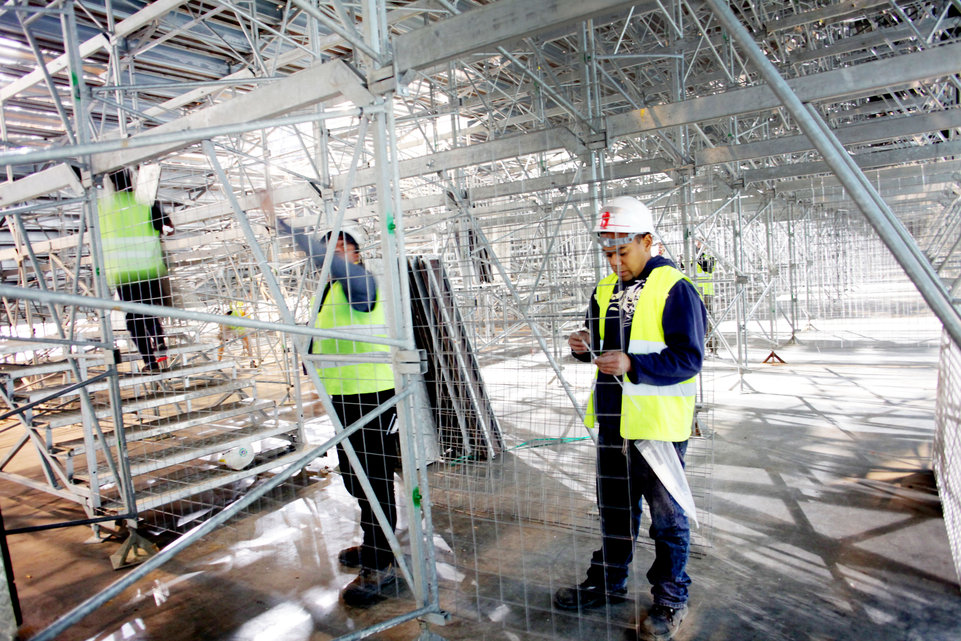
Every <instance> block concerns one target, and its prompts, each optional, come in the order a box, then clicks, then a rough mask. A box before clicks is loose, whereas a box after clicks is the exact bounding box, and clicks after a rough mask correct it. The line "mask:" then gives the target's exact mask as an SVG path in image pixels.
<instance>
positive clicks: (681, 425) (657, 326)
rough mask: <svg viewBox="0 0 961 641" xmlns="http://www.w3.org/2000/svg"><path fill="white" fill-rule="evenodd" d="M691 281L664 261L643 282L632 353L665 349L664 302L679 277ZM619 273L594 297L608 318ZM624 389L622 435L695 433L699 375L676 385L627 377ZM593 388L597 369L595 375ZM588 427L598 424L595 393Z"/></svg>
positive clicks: (657, 437) (673, 437) (680, 437)
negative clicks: (639, 382) (609, 306)
mask: <svg viewBox="0 0 961 641" xmlns="http://www.w3.org/2000/svg"><path fill="white" fill-rule="evenodd" d="M682 279H684V280H688V282H690V279H688V278H687V277H686V276H685V275H684V274H682V273H681V272H680V271H678V270H677V269H674V268H673V267H670V266H667V265H664V266H662V267H656V268H654V270H652V271H651V273H650V275H649V276H648V277H647V281H646V282H645V283H644V287H643V288H642V289H641V292H640V294H639V295H638V298H637V303H636V305H635V306H634V318H633V319H631V337H630V342H629V344H628V352H630V353H633V354H655V353H658V352H660V351H662V350H663V349H665V348H666V347H667V344H666V343H665V342H664V327H663V324H662V319H663V316H664V304H665V302H666V301H667V296H668V294H669V293H670V291H671V288H672V287H674V285H675V284H677V282H678V281H679V280H682ZM616 284H617V274H611V275H610V276H607V277H606V278H604V279H603V280H601V281H600V282H599V283H598V284H597V288H596V289H595V294H594V296H595V298H596V299H597V304H598V308H599V309H600V310H602V312H601V313H602V314H603V315H604V316H606V315H607V307H608V305H609V304H610V302H611V296H612V294H613V291H614V286H615V285H616ZM599 333H600V336H601V340H603V339H604V322H603V319H602V321H601V324H600V326H599ZM623 378H624V386H623V389H622V392H621V417H620V433H621V436H622V437H623V438H626V439H631V440H638V439H649V440H654V441H684V440H687V439H688V438H689V437H690V435H691V425H692V424H693V422H694V401H695V396H696V394H697V385H696V383H695V377H691V378H689V379H688V380H686V381H682V382H680V383H677V384H675V385H647V384H634V383H631V382H629V381H628V380H627V376H624V377H623ZM594 381H595V386H596V384H597V373H596V372H595V374H594ZM584 422H585V424H586V425H587V426H588V427H595V425H596V422H597V421H596V418H595V416H594V392H593V391H592V392H591V397H590V399H589V400H588V403H587V413H586V416H585V420H584Z"/></svg>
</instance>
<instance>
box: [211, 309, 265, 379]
mask: <svg viewBox="0 0 961 641" xmlns="http://www.w3.org/2000/svg"><path fill="white" fill-rule="evenodd" d="M227 316H236V317H238V318H246V317H247V310H246V309H245V308H244V304H243V303H242V302H239V301H231V303H230V309H229V310H227ZM247 331H248V330H247V328H246V327H241V326H239V325H221V326H220V345H219V346H218V347H217V360H218V361H220V360H223V358H224V348H225V347H226V346H227V343H228V342H229V341H232V340H234V339H235V338H239V339H240V342H241V343H243V346H244V356H246V357H247V358H249V359H251V360H250V366H251V367H256V366H257V362H256V361H255V360H253V358H254V355H253V352H251V351H250V336H248V333H247Z"/></svg>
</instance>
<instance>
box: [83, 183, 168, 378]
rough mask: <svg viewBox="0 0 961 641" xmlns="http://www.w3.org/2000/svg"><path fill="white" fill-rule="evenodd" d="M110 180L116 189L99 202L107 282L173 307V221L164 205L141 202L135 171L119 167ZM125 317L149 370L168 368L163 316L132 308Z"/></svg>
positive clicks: (135, 299)
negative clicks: (166, 240)
mask: <svg viewBox="0 0 961 641" xmlns="http://www.w3.org/2000/svg"><path fill="white" fill-rule="evenodd" d="M108 178H109V181H110V184H111V185H112V186H113V190H112V192H111V191H110V190H107V193H106V194H105V195H104V196H103V197H102V198H101V199H100V202H99V203H98V206H97V210H98V215H99V223H100V237H101V242H102V245H103V258H104V269H105V271H106V273H107V282H109V283H110V284H111V285H113V286H115V287H116V288H117V295H118V296H120V300H124V301H127V302H131V303H146V304H152V305H167V306H169V305H170V296H169V293H168V292H167V289H166V288H165V286H164V285H165V283H164V282H163V280H162V279H163V278H164V277H165V276H166V275H167V265H166V264H165V263H164V257H163V248H162V247H161V245H160V234H164V235H169V234H172V233H174V226H173V223H172V222H170V218H168V217H167V215H166V214H165V213H164V212H163V210H162V209H161V207H160V205H159V204H158V203H156V202H154V203H153V204H152V205H146V204H144V203H140V202H137V200H136V198H135V197H134V186H133V180H132V178H131V175H130V171H129V170H127V169H121V170H119V171H115V172H113V173H110V174H108ZM106 187H107V184H106V183H105V184H104V188H105V189H106ZM125 320H126V324H127V331H128V332H130V337H131V338H132V339H133V342H134V344H135V345H136V346H137V351H138V352H139V353H140V357H141V358H142V359H143V361H144V366H143V370H144V371H150V370H157V369H160V368H161V367H163V366H165V365H166V361H167V354H166V350H167V341H166V337H165V335H164V329H163V325H162V324H161V323H160V319H159V318H157V317H156V316H152V315H148V314H141V313H134V312H127V314H126V315H125Z"/></svg>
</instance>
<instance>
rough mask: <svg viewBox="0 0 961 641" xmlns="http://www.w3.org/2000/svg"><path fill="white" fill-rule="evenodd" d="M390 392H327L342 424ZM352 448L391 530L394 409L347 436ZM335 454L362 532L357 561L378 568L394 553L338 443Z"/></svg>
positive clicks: (395, 448)
mask: <svg viewBox="0 0 961 641" xmlns="http://www.w3.org/2000/svg"><path fill="white" fill-rule="evenodd" d="M393 395H394V390H392V389H391V390H385V391H382V392H371V393H367V394H351V395H345V396H331V397H330V400H331V401H332V402H333V404H334V411H335V412H336V413H337V418H339V419H340V422H341V423H343V425H344V427H349V426H350V424H351V423H353V422H355V421H356V420H358V419H359V418H360V417H361V416H363V415H364V414H366V413H368V412H370V411H371V410H373V409H374V408H376V407H377V406H378V405H380V404H381V403H383V402H384V401H386V400H388V399H390V398H391V397H393ZM348 440H349V441H350V444H351V445H352V446H353V447H354V452H356V454H357V458H358V459H359V460H360V466H361V468H362V469H363V471H364V474H365V475H366V476H367V479H368V480H369V481H370V485H371V487H372V488H373V490H374V495H375V496H376V497H377V502H378V503H379V504H380V507H381V509H382V510H383V511H384V515H385V516H386V517H387V522H388V523H389V525H390V528H391V531H393V529H394V528H395V527H396V525H397V506H396V502H395V500H394V471H395V470H396V469H398V468H399V467H400V456H399V445H400V439H399V438H398V434H397V411H396V409H395V408H391V409H389V410H388V411H386V412H384V413H383V414H381V415H380V416H378V417H377V418H375V419H373V420H372V421H369V422H368V423H367V424H366V425H364V426H363V427H361V428H360V429H359V430H357V431H356V432H354V433H353V434H351V435H350V436H349V437H348ZM337 458H338V460H339V461H340V473H341V476H342V477H343V479H344V485H345V486H346V487H347V491H348V492H350V495H351V496H353V497H354V498H356V499H357V502H358V503H359V504H360V528H361V530H363V533H364V542H363V545H362V546H361V554H360V560H361V565H363V566H364V567H366V568H373V569H376V570H382V569H384V568H385V567H387V566H388V565H390V563H391V562H392V561H393V560H394V553H393V552H392V551H391V549H390V543H388V541H387V535H386V534H384V531H383V530H382V529H381V527H380V525H379V524H378V523H377V517H375V516H374V510H373V509H372V507H371V504H370V502H369V501H368V500H367V495H366V494H364V488H363V487H362V486H361V484H360V480H359V479H358V478H357V475H356V474H355V473H354V470H353V468H352V467H351V465H350V461H348V459H347V454H346V452H344V448H343V447H342V446H341V445H338V446H337Z"/></svg>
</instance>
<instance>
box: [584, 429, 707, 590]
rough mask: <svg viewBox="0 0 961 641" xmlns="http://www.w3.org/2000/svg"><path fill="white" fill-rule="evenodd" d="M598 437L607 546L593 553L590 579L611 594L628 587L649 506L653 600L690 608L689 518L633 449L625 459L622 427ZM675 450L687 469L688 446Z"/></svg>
mask: <svg viewBox="0 0 961 641" xmlns="http://www.w3.org/2000/svg"><path fill="white" fill-rule="evenodd" d="M597 436H598V441H597V504H598V508H599V510H600V516H601V535H602V537H603V541H602V545H601V549H599V550H597V551H596V552H594V556H593V557H592V559H591V567H590V569H589V570H588V572H587V577H588V579H589V580H590V581H591V582H592V583H594V584H596V585H606V586H607V587H608V588H610V589H622V588H625V587H626V586H627V572H628V568H629V567H630V564H631V560H632V559H633V558H634V543H635V541H637V534H638V530H639V529H640V524H641V507H642V505H643V501H644V500H647V505H648V508H649V510H650V513H651V529H650V535H651V538H652V539H653V540H654V563H653V564H652V565H651V568H650V570H649V571H648V573H647V579H648V581H650V583H651V586H652V588H651V594H652V596H653V600H654V603H655V604H658V605H666V606H668V607H674V608H676V607H680V606H681V605H684V604H685V603H687V599H688V586H690V584H691V579H690V577H689V576H688V575H687V571H686V566H687V557H688V552H689V549H690V540H691V531H690V528H689V526H688V521H687V517H686V516H685V515H684V511H683V510H682V509H681V506H680V505H678V504H677V502H676V501H675V500H674V499H673V497H671V495H670V493H669V492H668V491H667V490H666V489H665V488H664V486H663V485H662V484H661V482H660V480H659V479H658V477H657V474H656V473H654V471H653V470H651V468H650V466H649V465H648V464H647V461H646V460H645V459H644V457H643V456H642V455H641V453H640V452H638V451H637V448H636V447H634V446H633V444H632V445H631V446H630V447H629V448H628V449H627V455H626V456H625V454H624V453H623V452H622V445H623V443H624V441H623V439H622V438H621V436H620V433H619V429H618V428H617V427H605V426H601V427H600V429H599V430H598V435H597ZM674 449H675V450H676V451H677V454H678V457H679V458H680V460H681V465H684V455H685V453H686V452H687V441H682V442H680V443H674Z"/></svg>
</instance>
